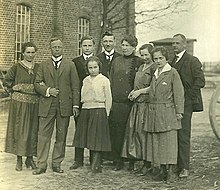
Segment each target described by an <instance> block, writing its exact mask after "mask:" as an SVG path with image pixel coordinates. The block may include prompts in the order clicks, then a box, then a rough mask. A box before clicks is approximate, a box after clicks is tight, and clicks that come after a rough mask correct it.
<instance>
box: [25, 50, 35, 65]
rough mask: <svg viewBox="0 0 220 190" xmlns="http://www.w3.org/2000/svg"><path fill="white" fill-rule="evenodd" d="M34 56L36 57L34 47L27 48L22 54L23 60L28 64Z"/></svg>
mask: <svg viewBox="0 0 220 190" xmlns="http://www.w3.org/2000/svg"><path fill="white" fill-rule="evenodd" d="M35 55H36V51H35V48H34V47H27V48H26V49H25V51H24V53H23V56H24V60H26V61H28V62H31V61H33V59H34V57H35Z"/></svg>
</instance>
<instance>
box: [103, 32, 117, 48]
mask: <svg viewBox="0 0 220 190" xmlns="http://www.w3.org/2000/svg"><path fill="white" fill-rule="evenodd" d="M102 46H103V47H104V49H105V51H107V52H110V51H111V50H112V49H113V48H114V46H115V38H114V36H104V37H103V38H102Z"/></svg>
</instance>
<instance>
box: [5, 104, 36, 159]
mask: <svg viewBox="0 0 220 190" xmlns="http://www.w3.org/2000/svg"><path fill="white" fill-rule="evenodd" d="M37 135H38V104H32V103H26V102H18V101H16V100H11V102H10V107H9V116H8V127H7V134H6V144H5V152H7V153H12V154H15V155H18V156H36V154H37Z"/></svg>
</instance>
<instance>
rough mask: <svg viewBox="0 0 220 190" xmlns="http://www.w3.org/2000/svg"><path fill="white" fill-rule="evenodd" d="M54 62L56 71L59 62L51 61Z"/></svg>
mask: <svg viewBox="0 0 220 190" xmlns="http://www.w3.org/2000/svg"><path fill="white" fill-rule="evenodd" d="M53 62H54V64H55V69H56V70H57V69H58V63H59V61H53Z"/></svg>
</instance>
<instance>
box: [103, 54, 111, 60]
mask: <svg viewBox="0 0 220 190" xmlns="http://www.w3.org/2000/svg"><path fill="white" fill-rule="evenodd" d="M105 56H106V59H107V60H109V61H111V59H112V56H113V54H111V55H107V54H105Z"/></svg>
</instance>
